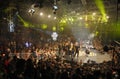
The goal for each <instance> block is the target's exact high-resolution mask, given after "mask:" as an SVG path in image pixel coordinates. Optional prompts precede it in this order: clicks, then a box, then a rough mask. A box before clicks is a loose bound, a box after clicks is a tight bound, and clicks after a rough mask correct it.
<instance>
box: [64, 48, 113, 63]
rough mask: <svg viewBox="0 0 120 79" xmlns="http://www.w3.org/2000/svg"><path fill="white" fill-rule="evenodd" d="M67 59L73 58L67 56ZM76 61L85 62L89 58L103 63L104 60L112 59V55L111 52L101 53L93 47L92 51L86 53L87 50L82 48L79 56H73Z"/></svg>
mask: <svg viewBox="0 0 120 79" xmlns="http://www.w3.org/2000/svg"><path fill="white" fill-rule="evenodd" d="M66 59H68V60H71V59H70V57H67V58H66ZM73 60H74V61H76V62H81V61H82V62H83V63H87V61H88V60H91V61H94V62H96V63H102V62H103V61H110V60H111V57H110V55H109V54H107V53H104V54H102V53H100V52H98V51H97V50H95V49H91V50H90V53H89V54H88V55H87V54H86V53H85V50H84V49H82V50H80V51H79V56H78V57H77V56H75V57H74V58H73Z"/></svg>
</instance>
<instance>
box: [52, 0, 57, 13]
mask: <svg viewBox="0 0 120 79" xmlns="http://www.w3.org/2000/svg"><path fill="white" fill-rule="evenodd" d="M57 10H58V6H57V1H56V0H54V5H53V13H54V14H56V11H57Z"/></svg>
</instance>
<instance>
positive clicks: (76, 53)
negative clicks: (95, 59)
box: [74, 42, 80, 57]
mask: <svg viewBox="0 0 120 79" xmlns="http://www.w3.org/2000/svg"><path fill="white" fill-rule="evenodd" d="M79 49H80V46H79V44H78V42H76V43H75V54H74V56H76V55H77V57H78V56H79Z"/></svg>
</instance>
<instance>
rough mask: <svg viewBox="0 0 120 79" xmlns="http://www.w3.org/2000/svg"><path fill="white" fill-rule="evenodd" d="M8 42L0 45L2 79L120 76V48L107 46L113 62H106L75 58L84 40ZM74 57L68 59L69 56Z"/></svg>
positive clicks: (109, 78)
mask: <svg viewBox="0 0 120 79" xmlns="http://www.w3.org/2000/svg"><path fill="white" fill-rule="evenodd" d="M29 44H30V45H28V44H27V46H26V44H25V43H23V44H22V45H18V44H17V43H16V42H14V41H12V42H8V43H7V44H1V45H0V79H119V78H120V64H119V62H120V60H119V59H120V47H119V45H116V44H114V45H112V44H110V45H107V49H108V50H107V51H106V50H105V49H106V48H103V49H101V50H104V51H105V52H107V53H109V54H110V55H111V59H112V60H111V61H104V62H102V63H96V62H89V61H87V63H83V62H82V61H80V62H76V61H73V58H74V57H75V56H77V57H79V56H78V55H79V53H78V52H79V49H81V48H82V46H81V45H82V44H81V42H76V41H75V40H71V39H70V38H67V39H60V40H58V41H46V42H44V43H42V42H41V43H40V45H39V46H38V45H35V44H32V43H29ZM66 55H67V56H70V58H71V60H70V61H68V60H66V57H65V56H66Z"/></svg>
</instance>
